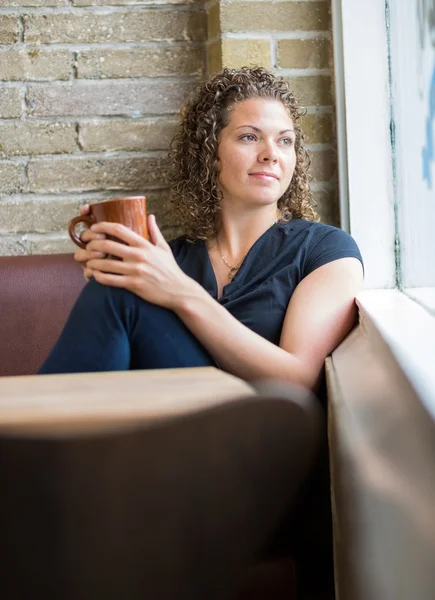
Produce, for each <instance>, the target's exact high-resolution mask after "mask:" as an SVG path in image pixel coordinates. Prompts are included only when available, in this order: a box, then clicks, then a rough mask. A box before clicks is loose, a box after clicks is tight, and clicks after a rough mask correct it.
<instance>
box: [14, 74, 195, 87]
mask: <svg viewBox="0 0 435 600" xmlns="http://www.w3.org/2000/svg"><path fill="white" fill-rule="evenodd" d="M199 77H200V75H174V77H171V76H170V75H169V76H168V75H162V76H158V75H157V76H154V77H132V78H129V77H117V78H115V79H77V80H76V83H75V85H78V84H79V83H80V82H81V83H83V84H86V85H91V86H92V85H94V86H95V87H97V86H98V85H99V84H101V83H104V84H107V85H109V84H110V85H119V86H124V85H125V84H126V83H131V82H133V83H144V84H148V85H149V84H150V83H152V82H159V83H176V82H178V83H186V84H187V83H189V82H192V83H194V82H195V81H196V80H197V79H198V78H199ZM5 83H12V82H9V81H8V82H5ZM17 83H20V82H17ZM22 83H23V84H24V85H32V86H36V87H41V86H46V85H47V83H49V84H50V85H53V86H55V87H68V86H71V81H62V80H60V79H55V80H53V81H50V82H47V81H25V82H22Z"/></svg>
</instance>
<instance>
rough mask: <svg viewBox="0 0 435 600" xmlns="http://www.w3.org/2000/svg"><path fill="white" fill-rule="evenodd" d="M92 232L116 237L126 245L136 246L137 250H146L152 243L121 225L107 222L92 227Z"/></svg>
mask: <svg viewBox="0 0 435 600" xmlns="http://www.w3.org/2000/svg"><path fill="white" fill-rule="evenodd" d="M91 231H93V232H94V233H104V234H106V235H110V236H113V237H116V238H118V239H119V240H121V241H122V242H124V243H125V244H128V245H129V246H136V247H137V248H146V247H147V246H149V245H151V242H149V241H148V240H146V239H145V238H143V237H142V236H140V235H138V234H137V233H135V232H134V231H133V230H132V229H129V228H128V227H126V226H125V225H121V224H120V223H108V222H107V221H102V222H101V223H95V225H92V226H91Z"/></svg>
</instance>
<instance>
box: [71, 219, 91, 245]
mask: <svg viewBox="0 0 435 600" xmlns="http://www.w3.org/2000/svg"><path fill="white" fill-rule="evenodd" d="M79 223H87V224H88V227H90V226H91V225H93V224H94V223H95V219H94V218H93V217H91V215H79V216H78V217H74V218H73V219H71V221H70V222H69V223H68V233H69V237H70V238H71V239H72V241H73V242H74V244H77V246H79V247H80V248H86V244H84V243H83V242H82V240H81V239H80V238H79V236H78V235H77V234H76V226H77V225H78V224H79Z"/></svg>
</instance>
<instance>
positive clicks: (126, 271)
mask: <svg viewBox="0 0 435 600" xmlns="http://www.w3.org/2000/svg"><path fill="white" fill-rule="evenodd" d="M87 268H88V269H91V270H92V271H100V272H102V273H111V274H113V275H138V274H139V272H141V273H142V271H143V265H141V266H139V265H138V264H137V263H129V262H124V261H123V260H115V259H111V258H93V259H92V260H90V261H88V264H87Z"/></svg>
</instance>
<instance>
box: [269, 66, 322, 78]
mask: <svg viewBox="0 0 435 600" xmlns="http://www.w3.org/2000/svg"><path fill="white" fill-rule="evenodd" d="M276 70H277V73H278V74H279V75H282V76H283V77H295V78H296V77H324V76H329V77H330V76H331V75H333V73H334V71H333V69H329V68H327V69H315V68H306V69H283V68H281V67H277V69H276Z"/></svg>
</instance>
